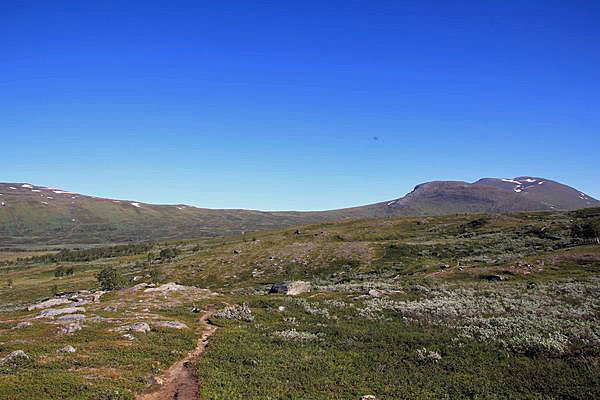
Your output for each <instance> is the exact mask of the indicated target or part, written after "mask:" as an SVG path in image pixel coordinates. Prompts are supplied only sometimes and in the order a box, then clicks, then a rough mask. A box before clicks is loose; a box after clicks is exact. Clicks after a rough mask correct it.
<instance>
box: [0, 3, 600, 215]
mask: <svg viewBox="0 0 600 400" xmlns="http://www.w3.org/2000/svg"><path fill="white" fill-rule="evenodd" d="M599 21H600V2H598V1H596V0H592V1H578V0H564V1H552V0H543V1H536V0H533V1H527V2H524V1H454V0H453V1H399V0H396V1H376V0H370V1H367V0H364V1H352V0H345V1H336V0H333V1H332V0H328V1H308V0H304V1H269V2H266V1H249V0H246V1H201V0H197V1H144V2H141V1H140V2H138V1H123V0H119V1H112V0H102V1H60V0H56V1H47V0H43V1H27V0H23V1H14V2H11V1H3V2H2V4H1V7H0V139H1V143H2V145H1V156H0V168H1V170H0V181H4V182H7V181H8V182H30V183H33V184H38V185H45V186H50V187H59V188H64V189H68V190H72V191H77V192H81V193H86V194H93V195H98V196H105V197H113V198H125V199H131V200H138V201H144V202H153V203H187V204H192V205H196V206H200V207H212V208H253V209H263V210H269V209H270V210H282V209H298V210H310V209H331V208H339V207H347V206H353V205H359V204H366V203H372V202H377V201H383V200H387V199H392V198H397V197H399V196H402V195H404V194H405V193H406V192H408V191H410V190H411V189H412V188H413V186H414V185H416V184H418V183H421V182H424V181H428V180H436V179H452V180H467V181H472V180H476V179H478V178H480V177H514V176H519V175H533V176H543V177H546V178H551V179H556V180H558V181H561V182H564V183H567V184H570V185H573V186H575V187H577V188H578V189H580V190H582V191H584V192H586V193H587V194H589V195H592V196H594V197H596V198H600V172H599V169H600V168H599V161H600V157H599V153H600V22H599ZM376 138H377V139H376Z"/></svg>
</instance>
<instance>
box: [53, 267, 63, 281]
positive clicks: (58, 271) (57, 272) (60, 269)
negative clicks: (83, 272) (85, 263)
mask: <svg viewBox="0 0 600 400" xmlns="http://www.w3.org/2000/svg"><path fill="white" fill-rule="evenodd" d="M64 274H65V269H64V268H63V267H56V268H55V269H54V276H55V277H57V278H60V277H61V276H63V275H64Z"/></svg>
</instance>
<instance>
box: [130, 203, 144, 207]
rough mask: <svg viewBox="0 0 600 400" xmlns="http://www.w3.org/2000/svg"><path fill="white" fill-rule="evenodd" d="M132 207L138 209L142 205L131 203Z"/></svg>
mask: <svg viewBox="0 0 600 400" xmlns="http://www.w3.org/2000/svg"><path fill="white" fill-rule="evenodd" d="M131 205H132V206H134V207H137V208H140V207H142V206H140V203H131Z"/></svg>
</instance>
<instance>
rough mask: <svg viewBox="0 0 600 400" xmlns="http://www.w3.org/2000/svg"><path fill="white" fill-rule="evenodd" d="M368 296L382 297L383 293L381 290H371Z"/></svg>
mask: <svg viewBox="0 0 600 400" xmlns="http://www.w3.org/2000/svg"><path fill="white" fill-rule="evenodd" d="M369 296H371V297H381V296H383V292H382V291H381V290H377V289H371V290H369Z"/></svg>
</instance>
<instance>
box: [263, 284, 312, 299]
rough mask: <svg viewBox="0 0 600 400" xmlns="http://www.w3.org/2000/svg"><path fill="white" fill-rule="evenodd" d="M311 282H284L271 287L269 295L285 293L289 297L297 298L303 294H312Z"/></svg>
mask: <svg viewBox="0 0 600 400" xmlns="http://www.w3.org/2000/svg"><path fill="white" fill-rule="evenodd" d="M310 289H311V285H310V282H306V281H293V282H282V283H276V284H275V285H273V286H272V287H271V289H270V290H269V293H285V294H287V295H289V296H296V295H299V294H302V293H308V292H310Z"/></svg>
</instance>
